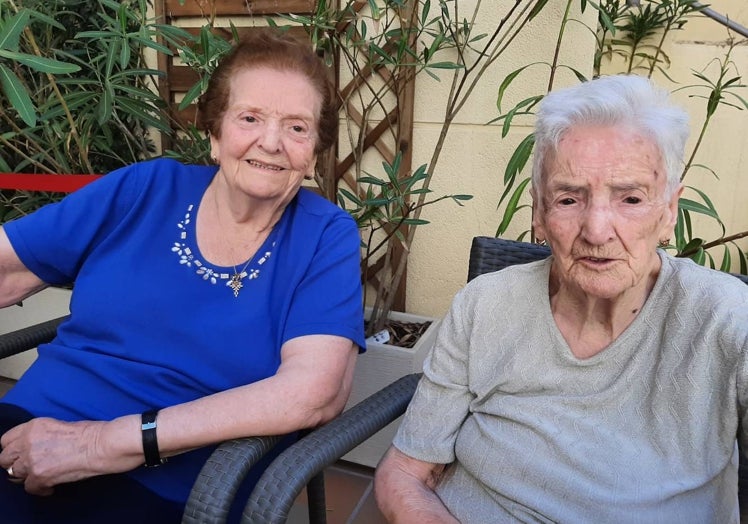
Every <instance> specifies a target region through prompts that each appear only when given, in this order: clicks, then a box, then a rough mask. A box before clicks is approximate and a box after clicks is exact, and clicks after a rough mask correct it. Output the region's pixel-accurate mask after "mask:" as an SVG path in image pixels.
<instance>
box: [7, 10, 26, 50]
mask: <svg viewBox="0 0 748 524" xmlns="http://www.w3.org/2000/svg"><path fill="white" fill-rule="evenodd" d="M30 17H31V12H30V11H29V10H28V9H21V10H19V11H18V12H17V13H16V14H14V15H13V16H11V17H10V18H8V19H7V20H5V21H4V23H3V24H2V27H0V49H7V50H8V51H18V42H19V39H20V36H21V33H23V30H24V28H25V27H26V26H27V25H28V23H29V18H30Z"/></svg>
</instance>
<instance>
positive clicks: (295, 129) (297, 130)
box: [291, 126, 306, 133]
mask: <svg viewBox="0 0 748 524" xmlns="http://www.w3.org/2000/svg"><path fill="white" fill-rule="evenodd" d="M291 129H292V130H293V132H294V133H306V128H305V127H304V126H291Z"/></svg>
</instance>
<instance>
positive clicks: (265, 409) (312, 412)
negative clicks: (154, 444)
mask: <svg viewBox="0 0 748 524" xmlns="http://www.w3.org/2000/svg"><path fill="white" fill-rule="evenodd" d="M304 338H307V337H304ZM309 338H310V339H312V340H306V341H305V342H304V341H301V342H300V343H304V344H314V343H315V340H313V339H314V338H315V337H309ZM330 339H333V340H332V341H331V340H330ZM316 342H321V343H322V344H323V346H324V347H316V348H313V349H311V350H310V348H309V347H305V348H302V349H300V353H301V354H304V355H308V354H313V355H314V358H313V360H314V362H313V365H310V362H307V361H306V357H302V358H301V359H296V358H295V357H296V353H294V349H295V348H291V352H290V355H289V356H287V357H286V358H284V364H283V365H282V366H281V368H280V369H279V371H278V373H277V374H276V375H274V376H272V377H268V378H267V379H264V380H261V381H259V382H255V383H253V384H248V385H246V386H241V387H237V388H234V389H230V390H227V391H223V392H219V393H215V394H213V395H209V396H207V397H203V398H200V399H197V400H194V401H191V402H187V403H184V404H179V405H176V406H170V407H167V408H164V409H162V410H161V411H159V414H158V418H157V421H156V422H157V430H156V431H157V439H158V445H159V450H160V453H161V456H170V455H175V454H178V453H182V452H184V451H187V450H190V449H194V448H197V447H202V446H206V445H210V444H215V443H218V442H222V441H225V440H229V439H233V438H239V437H245V436H262V435H279V434H285V433H289V432H291V431H296V430H298V429H301V428H307V427H314V426H317V425H319V424H322V423H324V422H326V421H328V420H330V419H332V418H333V417H335V416H336V415H337V414H338V413H340V411H342V409H343V407H344V406H345V402H346V400H347V398H348V394H349V393H350V384H351V382H352V377H353V368H354V366H355V349H354V348H353V346H352V344H351V342H350V341H348V340H346V339H340V338H338V337H323V340H321V341H319V340H318V341H316ZM296 349H299V348H296ZM284 351H285V349H284ZM111 425H112V427H111V428H109V430H108V433H107V434H108V436H109V438H107V439H106V440H107V441H112V442H117V444H115V445H117V446H118V447H119V449H118V450H116V451H114V450H113V451H112V452H113V453H121V454H125V455H131V454H137V455H138V456H139V457H142V453H143V449H142V442H141V436H140V415H139V414H133V415H128V416H125V417H121V418H119V419H116V420H114V421H112V423H111ZM133 428H135V430H133Z"/></svg>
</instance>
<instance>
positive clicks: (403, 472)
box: [376, 76, 748, 524]
mask: <svg viewBox="0 0 748 524" xmlns="http://www.w3.org/2000/svg"><path fill="white" fill-rule="evenodd" d="M687 136H688V119H687V116H686V114H685V113H684V112H683V111H682V110H681V109H679V108H677V107H674V106H673V105H672V104H671V103H670V102H669V100H668V96H667V94H666V93H665V92H663V91H661V90H659V89H657V88H656V87H654V86H653V85H652V84H651V83H650V82H649V81H648V80H646V79H643V78H640V77H634V76H615V77H605V78H601V79H598V80H593V81H590V82H587V83H584V84H581V85H578V86H575V87H572V88H568V89H562V90H559V91H557V92H554V93H551V94H550V95H548V96H547V97H546V98H545V100H544V101H543V104H542V107H541V109H540V111H539V114H538V121H537V128H536V150H535V157H534V166H533V175H532V177H533V180H532V182H533V190H532V196H533V202H534V203H533V207H534V221H533V224H534V227H535V231H536V234H537V236H538V238H539V239H543V240H546V241H547V242H548V245H549V246H550V248H551V251H552V256H551V257H550V258H549V259H547V260H544V261H540V262H536V263H531V264H526V265H522V266H513V267H510V268H507V269H505V270H503V271H499V272H496V273H492V274H488V275H484V276H481V277H479V278H476V279H475V280H473V281H472V282H471V283H470V284H469V285H468V286H467V287H465V289H463V290H462V291H461V292H460V293H459V294H458V295H457V296H456V298H455V299H454V302H453V304H452V307H451V309H450V311H449V313H448V315H447V316H446V319H445V321H444V323H443V325H442V328H441V331H440V334H439V338H438V340H437V342H436V344H435V346H434V348H433V350H432V352H431V354H430V355H429V357H428V359H427V361H426V363H425V365H424V377H423V379H422V381H421V383H420V384H419V387H418V390H417V392H416V394H415V397H414V399H413V401H412V402H411V404H410V407H409V409H408V412H407V415H406V417H405V419H404V421H403V423H402V425H401V427H400V430H399V432H398V434H397V436H396V437H395V440H394V443H393V444H394V445H393V447H391V448H390V450H389V451H388V452H387V454H386V455H385V457H384V458H383V460H382V462H381V464H380V465H379V468H378V470H377V474H376V494H377V500H378V502H379V505H380V508H381V509H382V511H383V513H384V514H385V515H386V516H387V518H388V519H389V520H390V521H391V522H419V523H426V522H465V523H471V522H472V523H482V524H484V523H494V522H502V523H503V522H567V523H574V524H579V523H586V522H589V523H601V522H648V523H649V522H673V523H676V522H677V523H698V524H704V523H720V524H724V523H732V522H738V520H739V516H738V498H737V478H738V447H737V443H736V435H737V436H739V438H740V439H741V443H742V444H744V445H745V444H748V441H746V433H745V431H744V429H745V428H743V430H741V429H740V424H739V422H740V420H741V419H742V418H743V417H744V416H745V415H746V406H748V373H747V370H746V366H747V365H748V359H747V358H746V354H747V353H748V286H745V285H744V284H742V283H741V282H740V281H739V280H738V279H736V278H734V277H732V276H730V275H726V274H723V273H719V272H717V271H713V270H710V269H706V268H703V267H701V266H698V265H696V264H695V263H693V262H692V261H690V260H685V259H677V258H673V257H671V256H669V255H668V254H666V253H665V252H664V251H662V250H660V249H658V245H662V244H663V243H666V242H667V241H668V239H669V238H670V236H671V234H672V231H673V227H674V225H675V222H676V218H677V209H678V198H679V195H680V194H681V191H682V188H681V185H680V181H679V174H680V172H681V170H682V158H683V152H684V147H685V142H686V139H687ZM743 449H748V448H746V447H745V446H743Z"/></svg>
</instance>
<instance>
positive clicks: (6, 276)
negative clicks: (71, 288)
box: [0, 228, 47, 307]
mask: <svg viewBox="0 0 748 524" xmlns="http://www.w3.org/2000/svg"><path fill="white" fill-rule="evenodd" d="M46 286H47V284H45V283H44V282H43V281H42V280H40V279H39V277H37V276H36V275H34V274H33V273H32V272H31V271H29V270H28V269H26V266H24V265H23V263H22V262H21V259H19V258H18V255H16V252H15V250H14V249H13V246H12V245H11V243H10V240H8V236H7V235H6V234H5V231H4V230H3V229H2V228H0V307H5V306H10V305H11V304H15V303H16V302H18V301H19V300H23V299H24V298H26V297H28V296H30V295H33V294H34V293H36V292H38V291H41V290H42V289H44V288H45V287H46Z"/></svg>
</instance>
